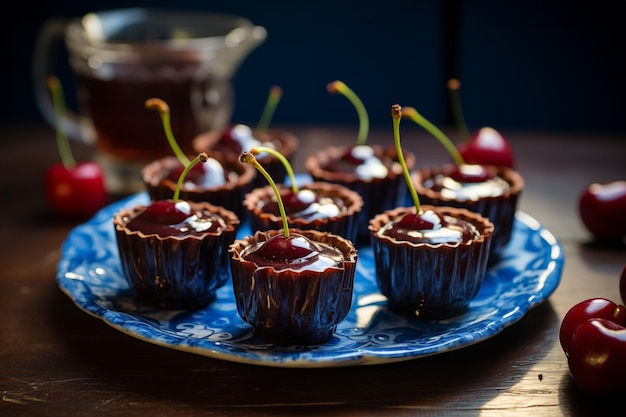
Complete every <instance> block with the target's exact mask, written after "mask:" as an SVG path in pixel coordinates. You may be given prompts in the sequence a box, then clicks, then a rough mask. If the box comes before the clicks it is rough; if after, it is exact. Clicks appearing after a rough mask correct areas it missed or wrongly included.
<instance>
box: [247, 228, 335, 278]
mask: <svg viewBox="0 0 626 417" xmlns="http://www.w3.org/2000/svg"><path fill="white" fill-rule="evenodd" d="M241 256H242V258H243V259H245V260H246V261H249V262H254V263H255V265H256V266H257V267H266V266H269V267H272V268H274V269H275V270H282V269H293V270H295V271H302V270H311V271H317V272H323V271H325V270H326V269H328V268H341V267H342V266H343V255H342V254H341V252H340V251H338V250H337V249H335V248H333V247H331V246H329V245H325V244H323V243H319V242H314V241H312V240H310V239H308V238H306V237H304V236H302V235H300V234H292V235H291V236H289V237H288V238H285V237H284V236H282V235H277V236H274V237H273V238H272V239H270V240H267V241H264V242H257V243H256V244H254V245H251V246H248V247H247V248H246V249H245V250H244V251H243V252H242V254H241Z"/></svg>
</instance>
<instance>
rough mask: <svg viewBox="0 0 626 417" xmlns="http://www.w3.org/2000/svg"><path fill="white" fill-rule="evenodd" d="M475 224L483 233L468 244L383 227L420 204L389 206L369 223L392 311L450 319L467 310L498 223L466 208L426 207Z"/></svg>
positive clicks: (381, 281)
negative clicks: (425, 239) (408, 237)
mask: <svg viewBox="0 0 626 417" xmlns="http://www.w3.org/2000/svg"><path fill="white" fill-rule="evenodd" d="M422 210H424V211H426V210H435V211H436V212H438V213H441V214H443V215H444V216H451V217H454V218H457V219H461V220H464V221H467V222H469V223H471V224H473V225H474V226H475V227H476V229H477V230H478V232H479V233H480V237H479V238H478V239H476V240H471V241H469V242H465V243H439V244H432V243H412V242H408V241H400V240H397V239H396V238H394V237H391V236H387V235H382V234H380V233H379V231H380V230H381V229H382V228H383V227H384V226H385V225H387V224H389V223H390V222H391V221H393V220H396V219H400V218H401V217H402V216H404V215H405V214H408V213H415V212H416V210H415V207H399V208H396V209H393V210H388V211H386V212H384V213H381V214H379V215H377V216H376V217H374V218H373V219H372V220H371V221H370V226H369V229H370V232H371V240H372V247H373V251H374V261H375V264H376V279H377V282H378V286H379V288H380V291H381V293H382V294H383V295H384V296H385V297H387V306H388V308H389V310H391V311H393V312H395V313H397V314H400V315H403V316H408V317H418V318H425V319H434V320H439V319H447V318H451V317H454V316H456V315H459V314H461V313H463V312H464V311H465V310H466V309H467V306H468V305H469V303H470V302H471V301H472V299H474V297H476V294H478V291H479V290H480V287H481V285H482V283H483V279H484V276H485V272H486V270H487V261H488V258H489V247H490V243H491V237H492V234H493V230H494V227H493V224H492V223H491V222H490V221H489V219H487V218H485V217H483V216H481V215H479V214H477V213H472V212H470V211H468V210H465V209H459V208H454V207H433V206H422Z"/></svg>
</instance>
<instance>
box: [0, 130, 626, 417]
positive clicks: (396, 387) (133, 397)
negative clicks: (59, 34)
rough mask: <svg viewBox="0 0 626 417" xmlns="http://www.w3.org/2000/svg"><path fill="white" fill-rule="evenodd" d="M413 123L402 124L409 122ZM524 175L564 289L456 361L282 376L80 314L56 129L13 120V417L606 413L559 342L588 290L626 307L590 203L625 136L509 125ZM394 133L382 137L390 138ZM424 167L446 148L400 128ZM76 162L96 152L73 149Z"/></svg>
mask: <svg viewBox="0 0 626 417" xmlns="http://www.w3.org/2000/svg"><path fill="white" fill-rule="evenodd" d="M406 123H407V122H405V124H403V126H405V125H406ZM290 130H292V131H293V132H294V133H296V134H297V135H298V136H299V138H300V141H301V147H300V150H299V152H298V155H297V158H296V159H295V161H294V164H293V165H294V169H295V170H296V171H300V172H301V171H302V169H301V167H302V161H303V160H304V158H305V156H306V155H307V154H308V153H309V152H311V151H313V150H315V149H317V148H320V147H322V146H325V145H327V144H337V143H346V144H349V143H351V142H352V141H353V139H354V137H355V135H356V129H352V128H331V127H328V128H318V127H315V128H309V127H290ZM504 133H505V134H506V135H507V137H508V139H509V141H510V142H511V143H512V146H513V147H514V149H515V152H516V154H517V159H518V170H519V171H520V172H521V173H522V175H523V176H524V178H525V180H526V189H525V191H524V193H523V195H522V197H521V201H520V207H519V208H520V209H521V210H523V211H525V212H527V213H529V214H531V215H532V216H533V217H535V218H536V219H537V220H538V221H539V222H541V223H542V224H543V225H544V226H545V227H546V228H548V229H549V230H550V231H551V232H552V233H554V235H556V237H557V238H558V239H559V241H560V243H561V244H562V246H563V249H564V252H565V259H566V261H565V267H564V271H563V275H562V280H561V283H560V285H559V287H558V288H557V290H556V291H555V292H554V294H553V295H552V296H551V297H550V298H549V299H548V300H547V301H546V302H544V303H543V304H541V305H540V306H538V307H536V308H534V309H533V310H531V311H530V312H528V314H526V316H525V317H524V318H522V319H521V320H520V321H519V322H517V323H515V324H514V325H512V326H510V327H508V328H506V329H505V330H504V331H502V332H501V333H500V334H498V335H496V336H495V337H493V338H491V339H488V340H486V341H484V342H481V343H479V344H476V345H473V346H470V347H467V348H464V349H460V350H457V351H453V352H448V353H445V354H441V355H437V356H432V357H427V358H419V359H415V360H410V361H406V362H399V363H394V364H386V365H374V366H356V367H346V368H322V369H285V368H272V367H264V366H255V365H244V364H237V363H231V362H227V361H220V360H216V359H211V358H207V357H203V356H198V355H194V354H190V353H184V352H181V351H175V350H171V349H168V348H164V347H160V346H156V345H153V344H150V343H146V342H143V341H140V340H138V339H135V338H133V337H131V336H128V335H126V334H123V333H121V332H119V331H117V330H115V329H113V328H111V327H109V326H108V325H106V324H104V323H103V322H102V321H100V320H99V319H97V318H94V317H91V316H89V315H88V314H86V313H84V312H83V311H81V310H80V309H79V308H77V307H76V306H75V305H74V303H73V302H72V300H70V299H69V298H68V297H67V296H65V295H64V294H63V293H62V292H61V291H60V290H59V288H58V287H57V284H56V281H55V269H56V265H57V262H58V260H59V256H60V246H61V245H62V243H63V241H64V239H65V238H66V236H67V234H68V232H70V230H71V229H72V228H73V227H74V226H76V224H77V222H67V221H65V222H63V221H59V220H58V219H57V218H56V217H55V216H54V215H53V214H52V212H51V210H50V208H49V206H48V205H47V203H46V200H45V198H44V195H43V188H42V178H43V175H44V172H45V169H46V168H47V167H48V166H49V165H50V164H51V163H53V162H55V161H57V159H58V157H57V153H56V148H55V142H54V133H53V131H51V130H50V129H49V128H48V127H46V126H43V125H39V124H37V123H33V124H14V125H5V126H0V138H1V139H0V140H2V152H0V170H1V173H2V175H1V176H0V192H1V193H2V195H3V198H2V201H3V203H2V206H1V207H2V208H1V209H0V210H1V213H2V216H1V218H2V222H3V225H2V228H1V232H0V233H1V234H2V235H1V239H0V242H2V251H1V252H0V395H1V397H2V401H0V415H1V416H83V415H89V416H115V417H124V416H196V415H207V416H209V415H211V416H235V415H236V416H291V415H312V416H313V415H315V416H317V415H326V416H328V415H332V416H364V415H367V416H412V415H437V416H443V415H450V416H503V415H516V416H526V415H528V416H544V415H568V416H582V415H594V416H596V415H597V416H600V415H603V416H606V415H623V414H622V412H623V410H624V406H623V402H622V403H621V404H620V403H619V402H618V401H617V400H615V399H612V400H594V399H592V398H588V397H587V396H586V395H585V394H583V393H582V392H580V391H579V390H577V389H576V387H575V386H574V385H573V383H572V381H571V378H570V376H569V373H568V366H567V362H566V358H565V355H564V354H563V352H562V350H561V347H560V345H559V343H558V331H559V326H560V322H561V319H562V317H563V315H564V314H565V313H566V312H567V311H568V309H569V308H570V307H571V306H573V305H574V304H575V303H577V302H579V301H582V300H584V299H586V298H591V297H606V298H610V299H613V300H616V301H618V300H619V292H618V281H619V274H620V272H621V269H622V268H623V266H624V265H625V264H626V249H625V248H623V247H621V248H612V249H609V248H602V247H598V246H596V245H593V244H592V243H591V240H590V236H589V234H588V233H587V232H586V231H585V229H584V228H583V226H582V224H581V223H580V220H579V217H578V212H577V200H578V196H579V195H580V193H581V192H582V190H583V188H584V187H585V186H586V185H587V184H589V183H591V182H595V181H611V180H616V179H626V138H624V137H616V136H610V135H609V136H607V135H587V134H565V133H563V134H554V133H542V132H504ZM391 138H392V135H391V122H390V128H389V129H384V128H383V129H374V130H373V131H372V132H371V135H370V139H369V142H370V143H372V144H375V143H390V142H391ZM403 145H404V146H405V147H406V148H408V149H409V150H411V151H413V152H415V153H416V156H417V162H418V165H436V164H439V163H442V162H447V161H448V157H447V155H446V154H445V151H444V150H443V148H441V147H440V145H438V143H437V142H436V140H435V139H433V138H432V137H429V136H428V135H426V134H425V133H424V132H423V131H419V130H417V129H415V130H414V129H412V128H410V127H403ZM75 149H76V150H77V152H78V156H79V158H80V157H83V156H86V155H88V149H87V148H85V147H84V146H82V145H81V146H75Z"/></svg>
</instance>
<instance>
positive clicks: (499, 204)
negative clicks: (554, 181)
mask: <svg viewBox="0 0 626 417" xmlns="http://www.w3.org/2000/svg"><path fill="white" fill-rule="evenodd" d="M455 169H456V166H455V165H454V164H447V165H443V166H440V167H433V168H422V169H419V170H417V171H415V172H414V173H413V175H412V181H413V184H414V185H415V189H416V191H417V194H419V196H420V201H421V202H422V203H424V204H430V205H434V206H447V207H458V208H466V209H468V210H469V211H473V212H476V213H479V214H482V215H483V216H484V217H487V218H488V219H489V220H491V222H492V223H493V224H494V227H495V230H494V232H493V238H492V239H491V250H490V256H491V261H490V262H491V263H493V262H495V261H497V259H498V258H499V256H500V254H501V253H502V250H503V249H504V248H505V247H506V245H507V244H508V243H509V241H510V240H511V236H512V234H513V225H514V222H515V212H516V210H517V203H518V200H519V197H520V195H521V193H522V191H523V190H524V179H523V178H522V176H521V175H520V174H519V173H518V172H517V171H516V170H514V169H512V168H508V167H496V166H487V167H486V169H487V170H488V171H489V173H490V174H491V175H492V176H494V175H496V176H499V177H501V178H502V179H504V180H505V181H506V182H507V183H508V184H509V189H508V190H507V191H506V192H505V193H504V194H502V195H499V196H494V197H481V198H479V199H477V200H458V199H455V198H450V197H446V196H444V195H442V194H441V192H439V191H436V190H433V189H431V188H428V187H425V186H424V182H425V181H427V180H428V179H431V178H434V177H436V176H437V175H440V174H441V175H445V176H449V175H450V174H451V173H452V171H454V170H455Z"/></svg>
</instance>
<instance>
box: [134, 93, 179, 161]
mask: <svg viewBox="0 0 626 417" xmlns="http://www.w3.org/2000/svg"><path fill="white" fill-rule="evenodd" d="M145 106H146V108H147V109H148V110H156V111H158V112H159V116H161V123H163V130H164V131H165V136H166V137H167V141H168V142H169V144H170V147H171V148H172V150H173V151H174V154H175V155H176V158H178V160H179V161H180V163H181V164H183V166H187V165H189V162H190V161H189V158H187V156H186V155H185V153H184V152H183V150H182V149H180V146H178V142H176V138H174V133H173V132H172V125H171V121H170V107H169V106H168V105H167V103H166V102H164V101H163V100H161V99H160V98H149V99H148V100H146V103H145Z"/></svg>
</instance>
